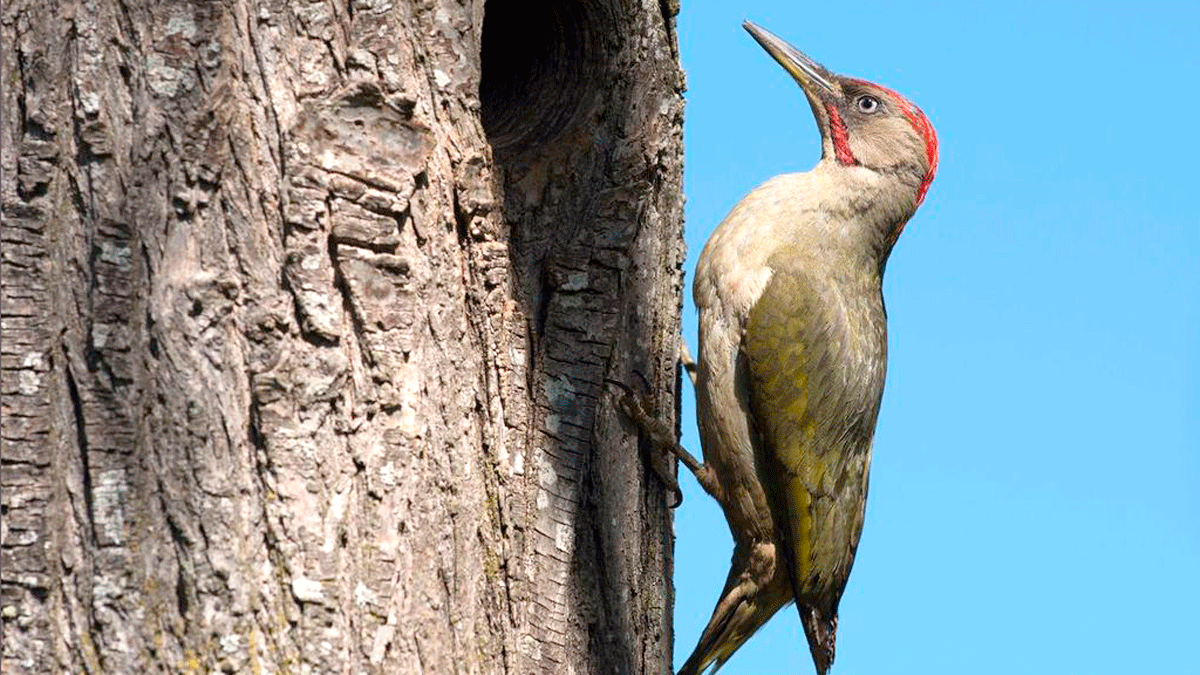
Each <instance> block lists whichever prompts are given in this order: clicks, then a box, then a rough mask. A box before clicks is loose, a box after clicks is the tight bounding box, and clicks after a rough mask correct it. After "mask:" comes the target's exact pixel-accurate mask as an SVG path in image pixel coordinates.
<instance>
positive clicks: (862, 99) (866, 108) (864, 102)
mask: <svg viewBox="0 0 1200 675" xmlns="http://www.w3.org/2000/svg"><path fill="white" fill-rule="evenodd" d="M855 103H856V104H857V105H858V111H859V112H864V113H873V112H875V111H876V110H879V99H877V98H875V97H874V96H871V95H869V94H864V95H862V96H859V97H858V100H857V101H855Z"/></svg>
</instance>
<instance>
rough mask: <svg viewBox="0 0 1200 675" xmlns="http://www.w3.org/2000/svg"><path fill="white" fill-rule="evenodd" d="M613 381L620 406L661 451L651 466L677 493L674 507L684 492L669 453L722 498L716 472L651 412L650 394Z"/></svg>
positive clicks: (712, 492) (710, 492)
mask: <svg viewBox="0 0 1200 675" xmlns="http://www.w3.org/2000/svg"><path fill="white" fill-rule="evenodd" d="M609 383H610V384H613V385H614V386H616V387H617V388H619V389H620V390H621V393H620V395H618V396H617V399H616V400H617V409H618V410H620V411H621V413H622V414H624V415H625V416H626V417H628V418H629V419H630V420H632V421H633V422H634V423H635V424H637V425H638V427H639V428H640V429H641V430H642V431H643V432H644V433H645V434H646V436H647V437H648V439H649V440H650V443H651V445H652V446H653V447H654V449H655V450H657V452H652V453H651V455H650V468H651V469H652V470H653V471H654V473H655V474H656V475H657V476H658V477H659V479H660V480H661V481H662V482H663V484H665V485H666V486H667V489H669V490H671V492H673V493H675V503H674V505H672V507H671V508H675V507H677V506H679V504H680V503H681V502H683V491H682V490H680V489H679V481H678V480H676V478H675V475H674V472H673V471H672V470H671V466H670V464H669V463H668V462H667V457H668V456H669V454H670V455H675V456H676V457H677V458H679V461H681V462H683V464H684V466H686V467H687V468H688V469H690V470H691V472H692V473H693V474H695V476H696V480H697V481H698V482H699V483H700V487H703V488H704V490H705V491H706V492H708V493H709V494H711V495H713V496H714V497H717V498H718V499H719V498H720V497H719V492H718V490H717V482H716V476H715V474H713V472H712V470H711V469H710V468H709V467H708V465H706V464H702V463H701V462H700V461H699V460H697V459H696V458H695V457H694V456H692V453H690V452H688V451H687V449H686V448H684V447H683V446H682V445H680V444H679V441H677V440H676V438H675V430H674V429H673V428H671V427H670V426H669V425H667V424H666V423H665V422H663V421H662V420H660V419H658V418H657V417H655V416H654V415H652V414H651V413H650V409H651V406H650V404H649V402H648V401H647V397H645V396H640V395H638V394H635V393H634V392H633V391H632V390H631V389H630V388H629V387H628V386H626V385H625V384H623V383H620V382H617V381H615V380H609ZM668 453H669V454H668Z"/></svg>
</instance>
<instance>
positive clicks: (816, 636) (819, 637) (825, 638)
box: [796, 604, 837, 675]
mask: <svg viewBox="0 0 1200 675" xmlns="http://www.w3.org/2000/svg"><path fill="white" fill-rule="evenodd" d="M796 608H797V609H799V610H800V624H801V625H803V626H804V637H806V638H808V650H809V651H810V652H812V657H813V663H814V664H816V666H817V675H825V673H827V672H829V666H831V665H833V654H834V642H835V641H836V640H837V611H836V610H835V611H833V612H829V613H824V612H822V611H821V610H819V609H817V608H815V607H810V606H808V605H804V604H797V605H796Z"/></svg>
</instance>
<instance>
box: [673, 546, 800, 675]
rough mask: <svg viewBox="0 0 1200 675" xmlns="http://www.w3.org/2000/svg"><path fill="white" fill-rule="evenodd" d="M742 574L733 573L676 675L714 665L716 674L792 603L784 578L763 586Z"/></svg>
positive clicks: (695, 674) (692, 674) (696, 672)
mask: <svg viewBox="0 0 1200 675" xmlns="http://www.w3.org/2000/svg"><path fill="white" fill-rule="evenodd" d="M739 572H740V571H739V570H736V569H734V570H730V572H729V578H728V579H727V580H726V582H725V590H724V591H722V593H721V599H720V600H719V601H717V606H716V608H715V609H713V614H712V618H710V619H709V620H708V625H707V626H705V627H704V632H703V633H701V635H700V641H699V642H698V643H696V648H695V649H694V650H692V655H691V656H689V657H688V660H687V661H686V662H685V663H684V664H683V667H682V668H680V669H679V672H678V673H677V674H676V675H699V674H700V673H703V672H704V671H705V670H706V669H707V668H708V667H709V666H710V665H713V664H714V663H715V664H716V665H715V667H714V668H713V670H712V672H714V673H715V672H716V671H717V670H718V669H720V668H721V666H722V665H723V664H724V663H725V662H726V661H728V660H729V657H730V656H733V653H734V652H736V651H737V650H738V647H741V646H742V644H743V643H744V642H746V640H749V639H750V636H751V635H754V633H755V632H757V631H758V629H759V628H761V627H762V625H763V624H764V623H766V622H767V619H770V618H771V617H772V616H774V614H775V612H778V611H779V608H781V607H783V606H784V605H786V604H787V603H788V602H790V601H791V600H792V590H791V587H790V586H789V585H788V582H787V580H786V576H785V575H779V576H778V577H776V578H774V579H771V580H770V581H769V582H768V583H766V584H765V585H761V582H762V580H753V581H752V580H750V579H748V578H746V576H744V575H742V574H740V573H739ZM755 582H758V583H755Z"/></svg>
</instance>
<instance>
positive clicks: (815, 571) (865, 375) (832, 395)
mask: <svg viewBox="0 0 1200 675" xmlns="http://www.w3.org/2000/svg"><path fill="white" fill-rule="evenodd" d="M744 26H745V28H746V30H748V31H749V32H750V34H751V35H752V36H754V39H755V40H757V41H758V43H759V44H760V45H762V47H763V48H764V49H766V50H767V52H768V53H769V54H770V55H771V56H772V57H774V58H775V60H776V61H778V62H779V63H780V65H782V66H783V67H784V68H785V69H786V70H787V71H788V73H789V74H790V75H791V76H792V77H793V78H794V79H795V80H796V82H798V83H799V85H800V88H801V89H802V90H803V91H804V95H805V96H806V97H807V98H808V102H809V105H810V106H811V107H812V112H813V115H814V116H815V117H816V120H817V126H818V127H819V128H820V131H821V142H822V156H821V161H820V162H819V163H818V164H817V165H816V167H815V168H814V169H812V170H811V171H809V172H807V173H794V174H786V175H782V176H777V177H776V178H773V179H771V180H769V181H767V182H766V183H765V184H763V185H762V186H760V187H758V188H757V189H755V190H754V191H753V192H751V193H750V194H749V195H747V196H746V197H745V198H744V199H743V200H742V201H741V202H740V203H738V205H737V206H736V207H734V209H733V211H732V212H730V214H729V215H728V216H727V217H726V218H725V220H724V221H723V222H722V223H721V224H720V226H718V227H717V229H716V231H715V232H714V233H713V235H712V238H710V239H709V240H708V243H707V244H706V245H705V247H704V251H703V252H702V253H701V254H700V261H699V264H698V265H697V267H696V278H695V287H694V289H693V293H694V295H695V301H696V307H697V309H698V311H699V315H700V351H699V358H698V360H697V364H696V399H697V401H696V403H697V417H698V419H699V426H700V437H701V441H702V444H703V448H704V462H705V463H704V465H702V466H699V465H697V466H696V467H694V468H695V470H696V473H697V477H698V478H699V480H700V483H701V485H703V486H704V488H705V489H706V490H707V491H708V492H709V493H710V494H712V495H713V496H714V497H715V498H716V499H717V501H719V502H720V504H721V507H722V509H723V510H724V511H725V518H726V520H728V521H729V528H730V530H731V531H732V533H733V539H734V542H735V545H734V552H733V561H732V564H731V567H730V570H729V576H728V578H727V579H726V581H725V588H724V590H723V591H722V593H721V598H720V600H719V601H718V602H717V606H716V609H714V610H713V615H712V618H711V619H710V620H709V622H708V625H707V627H706V628H705V629H704V633H703V634H702V635H701V637H700V642H699V644H697V645H696V649H695V651H694V652H693V653H692V655H691V657H690V658H689V659H688V660H687V663H685V664H684V666H683V669H682V670H681V671H680V675H690V674H693V673H699V672H702V671H703V670H704V669H706V668H707V667H709V666H710V665H712V664H714V663H715V664H716V665H717V667H719V666H720V665H721V664H722V663H724V662H725V661H726V660H727V659H728V658H729V657H730V655H732V654H733V652H734V651H735V650H737V648H738V647H740V646H741V645H742V643H744V642H745V641H746V640H747V639H748V638H749V637H750V636H751V635H753V634H754V632H755V631H757V630H758V628H759V627H760V626H762V625H763V623H765V622H766V621H767V619H769V618H770V617H771V616H772V615H773V614H774V613H775V612H776V611H778V610H779V609H780V608H781V607H783V606H784V605H786V604H788V603H789V602H792V601H793V600H794V601H795V602H796V606H797V609H798V610H799V612H800V622H801V624H802V625H803V627H804V634H805V636H806V637H807V638H808V644H809V648H810V650H811V652H812V656H813V661H814V662H815V663H816V667H817V672H819V673H821V674H822V675H824V673H826V672H827V671H828V669H829V666H830V664H831V663H832V662H833V656H834V637H835V631H836V629H837V609H838V601H839V600H840V599H841V596H842V591H843V589H844V588H845V586H846V579H847V578H848V576H849V574H850V566H851V564H852V563H853V562H854V552H855V549H856V548H857V546H858V539H859V534H860V533H861V532H862V525H863V510H864V506H865V504H866V498H867V471H868V468H869V466H870V463H871V440H872V437H873V436H874V433H875V419H876V416H877V415H878V412H879V401H880V398H881V396H882V393H883V381H884V370H885V362H886V355H887V337H886V332H887V326H886V319H885V313H884V307H883V295H882V278H883V270H884V266H885V264H886V263H887V259H888V254H889V253H890V252H891V250H892V245H893V244H895V243H896V238H897V237H899V236H900V231H901V230H902V229H903V228H904V224H905V223H906V222H907V221H908V219H909V218H910V217H911V216H912V215H913V212H915V211H916V209H917V207H918V206H919V205H920V204H921V200H922V199H923V198H924V197H925V192H926V191H927V190H928V189H929V185H930V182H931V181H932V180H933V175H934V171H935V169H936V168H937V137H936V136H935V134H934V131H933V126H932V125H931V124H930V123H929V120H928V119H927V118H926V117H925V115H924V113H922V112H921V110H920V109H919V108H917V107H916V106H915V105H913V104H912V103H910V102H909V101H908V100H906V99H904V98H903V97H901V96H900V95H899V94H896V93H895V92H893V91H891V90H889V89H886V88H884V87H881V86H879V85H876V84H871V83H870V82H865V81H863V80H858V79H852V78H848V77H842V76H839V75H835V74H834V73H832V72H830V71H828V70H826V69H825V68H824V67H823V66H821V65H820V64H818V63H817V62H816V61H813V60H812V59H810V58H808V57H807V56H805V55H804V54H802V53H800V52H799V51H798V50H797V49H795V48H794V47H792V46H791V45H789V44H787V43H786V42H784V41H783V40H782V39H780V38H779V37H777V36H775V35H773V34H772V33H770V32H768V31H766V30H764V29H762V28H760V27H758V26H756V25H754V24H752V23H750V22H746V23H745V24H744Z"/></svg>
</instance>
